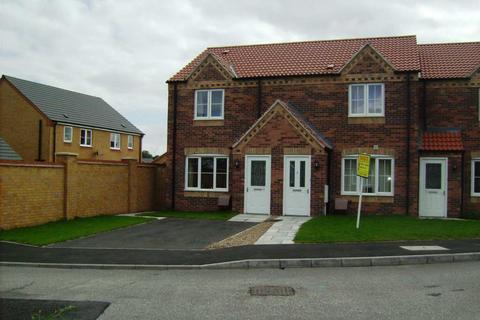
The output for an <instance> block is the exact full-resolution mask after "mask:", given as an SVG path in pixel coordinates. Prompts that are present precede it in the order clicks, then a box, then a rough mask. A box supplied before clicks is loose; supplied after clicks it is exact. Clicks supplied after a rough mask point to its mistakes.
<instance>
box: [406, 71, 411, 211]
mask: <svg viewBox="0 0 480 320" xmlns="http://www.w3.org/2000/svg"><path fill="white" fill-rule="evenodd" d="M410 108H411V105H410V73H407V154H406V157H407V210H406V214H407V216H408V215H409V214H410V152H411V150H410V131H411V114H412V112H411V110H410Z"/></svg>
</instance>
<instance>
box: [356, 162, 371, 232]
mask: <svg viewBox="0 0 480 320" xmlns="http://www.w3.org/2000/svg"><path fill="white" fill-rule="evenodd" d="M369 172H370V156H369V155H368V154H361V155H359V156H358V165H357V176H359V177H360V195H359V196H358V209H357V229H358V228H360V212H361V210H362V196H363V180H364V179H366V178H368V174H369Z"/></svg>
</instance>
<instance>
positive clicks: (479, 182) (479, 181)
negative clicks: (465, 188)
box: [473, 161, 480, 193]
mask: <svg viewBox="0 0 480 320" xmlns="http://www.w3.org/2000/svg"><path fill="white" fill-rule="evenodd" d="M473 170H474V173H473V176H474V180H473V192H475V193H480V161H475V164H474V166H473Z"/></svg>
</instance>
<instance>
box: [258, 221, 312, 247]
mask: <svg viewBox="0 0 480 320" xmlns="http://www.w3.org/2000/svg"><path fill="white" fill-rule="evenodd" d="M310 219H311V218H310V217H285V216H282V217H278V220H279V221H277V222H275V223H274V224H273V225H272V226H271V227H270V229H268V230H267V232H265V233H264V234H263V236H261V237H260V239H258V240H257V242H255V244H293V243H294V242H293V239H294V238H295V235H296V234H297V231H298V229H300V226H301V225H302V224H304V223H305V222H307V221H308V220H310Z"/></svg>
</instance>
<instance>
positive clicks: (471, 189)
mask: <svg viewBox="0 0 480 320" xmlns="http://www.w3.org/2000/svg"><path fill="white" fill-rule="evenodd" d="M477 162H480V158H473V159H472V170H471V174H470V179H471V185H470V194H471V196H472V197H480V192H475V163H477ZM479 174H480V172H479Z"/></svg>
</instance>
